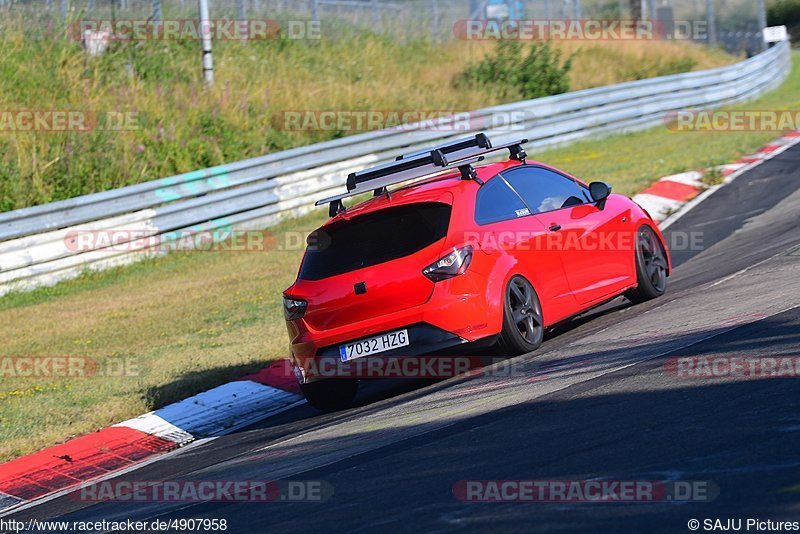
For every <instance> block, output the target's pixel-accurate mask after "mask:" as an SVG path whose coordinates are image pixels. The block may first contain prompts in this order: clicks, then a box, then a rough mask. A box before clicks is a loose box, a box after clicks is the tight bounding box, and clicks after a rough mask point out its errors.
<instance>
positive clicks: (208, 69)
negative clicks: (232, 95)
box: [199, 0, 214, 85]
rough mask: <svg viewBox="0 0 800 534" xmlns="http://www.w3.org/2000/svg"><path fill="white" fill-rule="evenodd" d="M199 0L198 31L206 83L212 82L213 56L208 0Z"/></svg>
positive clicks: (211, 83) (210, 83)
mask: <svg viewBox="0 0 800 534" xmlns="http://www.w3.org/2000/svg"><path fill="white" fill-rule="evenodd" d="M199 1H200V31H201V32H202V33H203V34H202V38H201V41H202V44H203V79H204V80H205V81H206V84H207V85H213V83H214V58H213V57H212V56H211V27H210V22H209V16H208V0H199Z"/></svg>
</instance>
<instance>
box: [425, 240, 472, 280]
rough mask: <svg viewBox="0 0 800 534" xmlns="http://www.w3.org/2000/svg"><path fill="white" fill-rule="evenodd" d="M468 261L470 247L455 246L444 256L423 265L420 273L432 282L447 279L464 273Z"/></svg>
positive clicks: (470, 257)
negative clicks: (425, 265) (455, 247)
mask: <svg viewBox="0 0 800 534" xmlns="http://www.w3.org/2000/svg"><path fill="white" fill-rule="evenodd" d="M470 261H472V247H471V246H466V247H462V248H457V249H455V250H454V251H453V252H451V253H450V254H448V255H447V256H445V257H444V258H441V259H440V260H438V261H436V262H434V263H432V264H430V265H428V266H427V267H425V268H424V269H423V270H422V274H424V275H425V276H427V277H428V278H430V279H431V280H433V281H434V282H439V281H440V280H447V279H448V278H453V277H454V276H458V275H460V274H464V272H465V271H466V270H467V267H469V262H470Z"/></svg>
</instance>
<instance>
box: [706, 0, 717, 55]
mask: <svg viewBox="0 0 800 534" xmlns="http://www.w3.org/2000/svg"><path fill="white" fill-rule="evenodd" d="M706 21H707V22H708V44H710V45H714V44H717V21H716V16H715V15H714V0H706Z"/></svg>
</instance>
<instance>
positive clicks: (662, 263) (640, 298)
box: [625, 226, 667, 304]
mask: <svg viewBox="0 0 800 534" xmlns="http://www.w3.org/2000/svg"><path fill="white" fill-rule="evenodd" d="M634 252H635V255H636V282H637V284H638V285H637V287H636V288H635V289H630V290H628V291H627V292H626V293H625V296H626V297H627V298H628V300H630V301H631V302H632V303H633V304H639V303H642V302H645V301H648V300H651V299H654V298H656V297H660V296H661V295H663V294H664V292H665V291H666V290H667V254H666V252H664V247H663V246H662V245H661V241H660V240H659V239H658V237H657V236H656V233H655V232H654V231H653V229H652V228H650V227H649V226H642V227H641V228H639V231H638V232H637V233H636V248H635V251H634Z"/></svg>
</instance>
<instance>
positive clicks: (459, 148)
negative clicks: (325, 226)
mask: <svg viewBox="0 0 800 534" xmlns="http://www.w3.org/2000/svg"><path fill="white" fill-rule="evenodd" d="M527 142H528V140H527V139H519V140H517V141H513V142H511V143H505V144H502V145H499V146H492V143H491V141H489V138H488V137H487V136H486V134H483V133H479V134H476V135H475V136H474V137H468V138H464V139H460V140H458V141H453V142H451V143H448V144H444V145H440V146H438V147H434V148H429V149H427V150H423V151H420V152H414V153H411V154H405V155H403V156H400V157H398V158H397V159H396V160H395V161H391V162H389V163H384V164H383V165H378V166H377V167H372V168H370V169H364V170H362V171H358V172H353V173H350V174H349V175H348V176H347V192H346V193H342V194H341V195H335V196H332V197H329V198H324V199H322V200H318V201H317V202H316V203H315V205H316V206H319V205H321V204H327V203H331V209H330V213H331V216H334V215H336V214H337V213H340V212H341V211H343V210H344V206H343V204H342V202H341V201H342V199H344V198H348V197H352V196H355V195H359V194H361V193H366V192H367V191H370V190H372V191H373V192H375V194H385V193H386V192H387V189H386V188H387V187H388V186H390V185H395V184H399V183H401V182H407V181H409V180H417V179H420V178H426V177H430V176H433V175H436V174H438V173H440V172H442V171H445V170H451V169H458V168H460V167H463V166H468V165H470V164H472V163H476V162H478V161H482V160H483V159H484V156H485V154H489V153H491V152H496V151H498V150H503V149H507V150H508V152H509V157H510V158H511V159H514V160H518V161H521V162H524V161H525V157H526V154H525V150H524V149H523V148H522V145H523V144H525V143H527ZM459 170H460V171H461V173H462V177H464V178H473V177H474V176H475V173H474V172H468V169H466V168H463V169H459ZM476 181H477V182H479V183H480V180H476Z"/></svg>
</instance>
